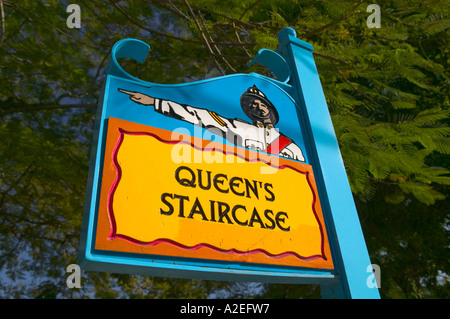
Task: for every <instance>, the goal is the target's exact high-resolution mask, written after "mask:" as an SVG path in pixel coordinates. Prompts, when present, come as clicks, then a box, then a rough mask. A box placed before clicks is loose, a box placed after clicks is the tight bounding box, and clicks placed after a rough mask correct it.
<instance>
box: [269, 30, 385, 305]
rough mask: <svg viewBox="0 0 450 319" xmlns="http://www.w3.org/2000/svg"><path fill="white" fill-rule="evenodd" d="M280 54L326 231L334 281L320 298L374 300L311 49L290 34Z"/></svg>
mask: <svg viewBox="0 0 450 319" xmlns="http://www.w3.org/2000/svg"><path fill="white" fill-rule="evenodd" d="M278 40H279V41H280V45H279V47H278V48H277V52H279V53H281V54H282V55H283V57H284V58H285V59H286V61H287V62H288V64H289V66H290V68H291V70H292V73H293V75H292V81H293V83H292V85H293V87H294V88H295V91H296V92H295V98H296V100H297V101H298V104H299V106H300V112H301V115H302V116H301V117H302V118H303V119H304V121H305V122H304V124H305V128H306V130H307V132H305V133H304V134H307V135H308V140H309V141H311V144H310V147H311V149H310V150H309V154H310V156H311V159H310V160H311V161H312V162H313V166H314V167H316V168H317V172H316V174H317V177H318V179H320V182H319V183H318V185H319V186H318V188H319V193H320V196H321V200H322V205H324V206H325V207H326V208H325V209H326V210H327V211H328V214H326V218H327V222H328V225H329V228H328V231H329V232H330V238H333V239H334V241H333V242H331V245H332V247H333V248H332V250H333V252H334V260H335V263H336V270H337V275H338V280H336V281H335V282H333V283H327V284H324V285H322V295H323V296H324V297H328V298H332V297H336V298H379V297H380V296H379V292H378V289H376V288H370V287H368V285H367V278H368V276H369V275H370V274H368V273H367V268H368V267H369V266H370V265H371V262H370V258H369V255H368V252H367V248H366V244H365V240H364V236H363V233H362V230H361V225H360V222H359V218H358V213H357V211H356V208H355V204H354V201H353V197H352V192H351V189H350V185H349V182H348V179H347V175H346V172H345V167H344V163H343V161H342V157H341V153H340V150H339V145H338V142H337V139H336V136H335V133H334V129H333V124H332V122H331V117H330V113H329V111H328V107H327V103H326V100H325V96H324V93H323V89H322V85H321V83H320V79H319V74H318V72H317V69H316V65H315V62H314V57H313V53H312V52H313V47H312V46H311V45H310V44H309V43H306V42H304V41H301V40H299V39H297V37H296V33H295V31H294V30H293V29H291V28H285V29H283V30H281V31H280V33H279V36H278Z"/></svg>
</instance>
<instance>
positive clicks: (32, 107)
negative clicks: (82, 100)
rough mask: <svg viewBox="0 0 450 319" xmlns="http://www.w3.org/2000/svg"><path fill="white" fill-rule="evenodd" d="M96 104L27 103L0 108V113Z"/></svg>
mask: <svg viewBox="0 0 450 319" xmlns="http://www.w3.org/2000/svg"><path fill="white" fill-rule="evenodd" d="M96 107H97V105H96V104H50V105H45V104H35V105H32V104H29V105H27V106H24V107H14V106H10V107H7V108H6V109H3V110H0V115H6V114H14V113H21V112H39V111H44V110H55V109H75V108H93V109H94V108H96Z"/></svg>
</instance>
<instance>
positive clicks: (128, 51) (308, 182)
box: [79, 28, 379, 298]
mask: <svg viewBox="0 0 450 319" xmlns="http://www.w3.org/2000/svg"><path fill="white" fill-rule="evenodd" d="M279 41H280V45H279V47H278V48H277V50H276V52H275V51H271V50H267V49H262V50H260V51H259V52H258V54H257V55H256V57H255V58H254V60H253V61H252V63H258V64H262V65H265V66H266V67H268V68H269V69H270V70H271V71H272V72H273V74H274V75H275V76H276V77H277V79H272V78H268V77H265V76H262V75H259V74H254V73H252V74H235V75H229V76H224V77H220V78H215V79H210V80H206V81H200V82H195V83H187V84H177V85H161V84H155V83H148V82H145V81H142V80H140V79H138V78H135V77H133V76H131V75H130V74H128V73H127V72H126V71H124V70H123V69H122V67H121V66H120V65H119V63H118V61H117V58H121V57H128V58H132V59H134V60H136V61H138V62H143V61H144V60H145V57H146V56H147V53H148V51H149V49H150V48H149V46H148V45H147V44H145V43H144V42H142V41H139V40H134V39H125V40H121V41H119V42H118V43H117V44H116V45H115V46H114V47H113V49H112V53H111V60H110V63H109V65H108V67H107V79H106V83H105V88H104V94H103V98H102V99H101V102H100V104H99V108H98V114H97V127H96V137H95V139H94V144H93V150H92V155H91V165H90V173H89V182H88V192H87V197H86V204H85V213H84V217H83V229H82V240H81V246H80V255H79V260H80V265H81V266H82V267H84V269H86V270H95V271H109V272H125V273H133V274H147V275H156V276H173V277H182V278H201V279H213V280H247V281H261V282H280V283H299V284H304V283H315V284H320V285H321V289H322V296H323V297H324V298H334V297H335V298H379V294H378V290H377V289H376V288H371V287H372V286H370V287H369V285H368V284H367V282H368V280H367V279H368V277H369V276H370V275H371V274H370V273H367V269H368V267H369V266H370V265H371V263H370V259H369V256H368V252H367V249H366V245H365V241H364V237H363V234H362V231H361V226H360V223H359V220H358V215H357V211H356V208H355V205H354V202H353V198H352V194H351V190H350V187H349V183H348V179H347V176H346V173H345V168H344V165H343V161H342V158H341V154H340V150H339V146H338V143H337V139H336V136H335V134H334V129H333V126H332V122H331V118H330V114H329V112H328V108H327V105H326V101H325V97H324V93H323V90H322V86H321V84H320V80H319V76H318V72H317V69H316V67H315V63H314V59H313V55H312V51H313V48H312V46H311V45H310V44H308V43H306V42H303V41H301V40H299V39H297V38H296V34H295V31H294V30H293V29H291V28H285V29H283V30H281V32H280V33H279ZM174 154H175V155H176V156H175V155H174ZM191 155H192V156H191ZM168 156H169V157H168ZM174 156H175V157H174ZM230 163H233V164H230ZM225 165H226V166H225ZM230 165H231V166H230Z"/></svg>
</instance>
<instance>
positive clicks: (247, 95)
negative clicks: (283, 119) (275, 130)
mask: <svg viewBox="0 0 450 319" xmlns="http://www.w3.org/2000/svg"><path fill="white" fill-rule="evenodd" d="M255 100H260V101H261V102H262V103H264V104H265V105H266V106H267V108H268V109H269V114H267V115H266V116H262V115H259V114H256V113H255V112H253V111H252V108H251V105H252V103H253V101H255ZM241 107H242V110H243V111H244V112H245V114H246V115H247V116H248V117H249V118H251V119H252V120H253V121H262V122H263V121H264V120H266V119H268V118H270V120H271V123H272V124H274V125H275V124H277V123H278V119H279V116H278V112H277V109H276V108H275V106H274V105H273V104H272V103H271V102H270V101H269V100H268V99H267V97H266V96H265V95H264V93H263V92H261V91H260V90H259V89H258V88H257V87H256V85H253V86H252V87H249V88H248V89H247V91H245V92H244V93H243V94H242V95H241Z"/></svg>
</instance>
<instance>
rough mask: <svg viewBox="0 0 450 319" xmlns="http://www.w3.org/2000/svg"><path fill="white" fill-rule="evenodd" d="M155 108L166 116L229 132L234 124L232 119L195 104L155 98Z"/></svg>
mask: <svg viewBox="0 0 450 319" xmlns="http://www.w3.org/2000/svg"><path fill="white" fill-rule="evenodd" d="M155 110H156V111H157V112H159V113H161V114H164V115H166V116H170V117H173V118H176V119H179V120H183V121H186V122H189V123H192V124H194V125H197V126H202V127H205V128H211V127H214V128H218V129H219V130H221V131H222V132H225V133H226V132H227V130H228V127H231V126H232V124H231V122H230V120H228V119H227V118H224V117H222V116H220V115H218V114H216V113H215V112H212V111H208V110H206V109H201V108H196V107H193V106H188V105H182V104H178V103H176V102H173V101H168V100H162V99H155Z"/></svg>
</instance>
